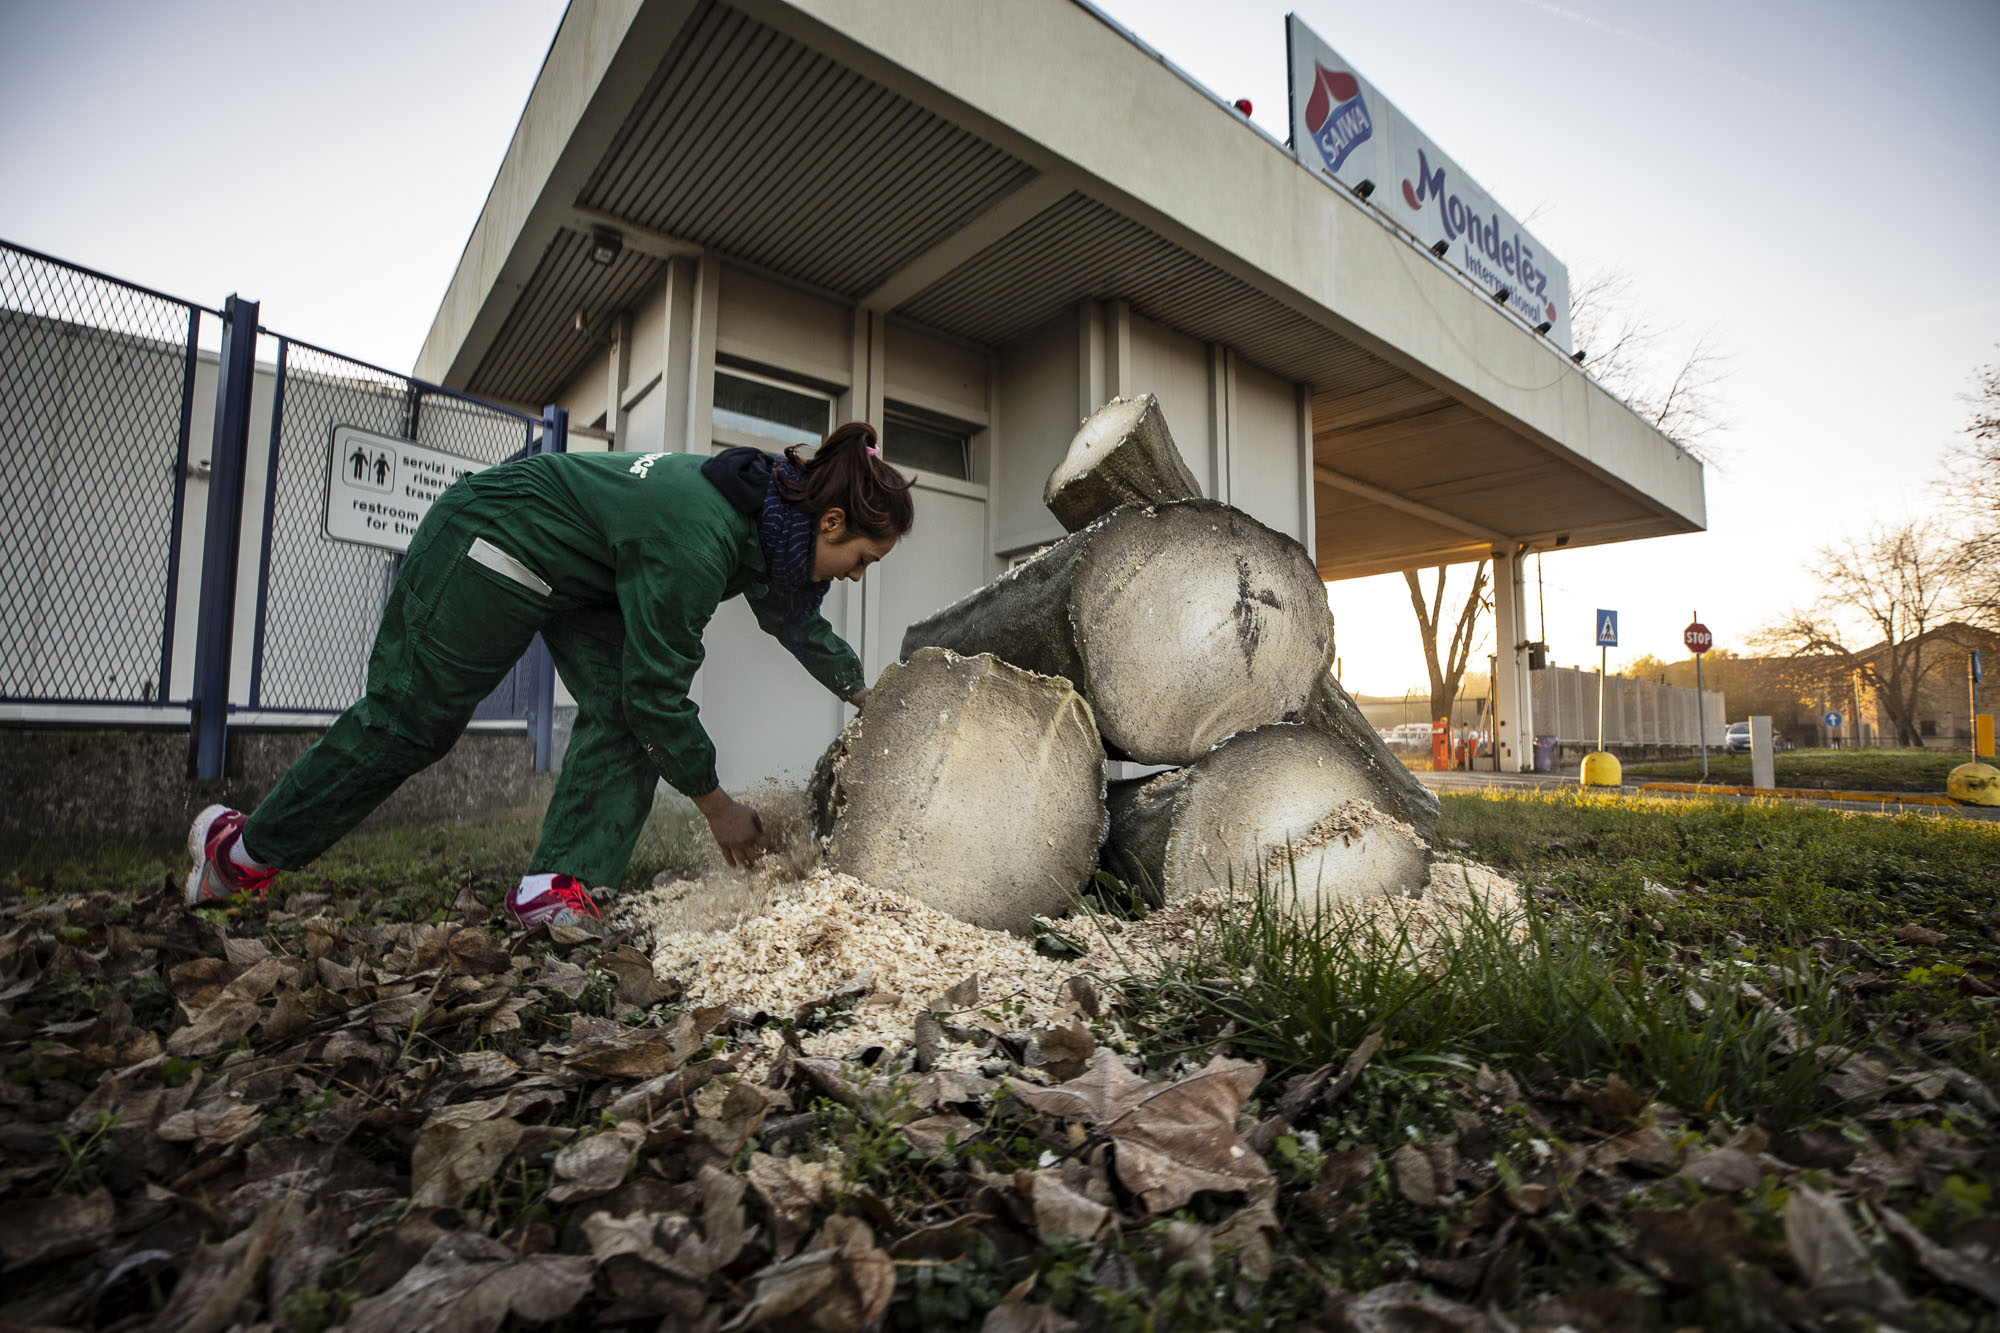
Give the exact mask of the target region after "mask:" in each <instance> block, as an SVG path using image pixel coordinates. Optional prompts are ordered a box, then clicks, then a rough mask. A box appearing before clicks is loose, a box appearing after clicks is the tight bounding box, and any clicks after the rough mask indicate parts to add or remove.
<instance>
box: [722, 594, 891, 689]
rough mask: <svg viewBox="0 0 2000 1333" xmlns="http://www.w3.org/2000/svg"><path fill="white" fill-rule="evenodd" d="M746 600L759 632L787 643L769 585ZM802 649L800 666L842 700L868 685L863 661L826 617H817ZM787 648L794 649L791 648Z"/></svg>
mask: <svg viewBox="0 0 2000 1333" xmlns="http://www.w3.org/2000/svg"><path fill="white" fill-rule="evenodd" d="M743 600H744V601H746V602H748V603H750V609H751V611H753V612H755V613H756V616H757V625H758V628H760V629H762V630H763V631H764V632H765V633H766V634H768V635H770V636H771V637H772V638H774V639H776V640H777V641H778V642H779V643H784V642H785V640H784V634H783V628H784V626H783V624H782V619H783V617H782V616H781V614H780V613H779V610H778V607H777V605H776V602H775V600H774V599H773V598H772V597H771V589H770V585H768V584H761V583H760V584H757V585H756V586H755V587H752V588H751V589H750V590H749V591H748V592H746V593H744V594H743ZM799 638H800V640H801V641H802V648H801V650H800V651H799V652H796V653H794V654H793V656H795V657H797V658H798V659H799V664H800V665H801V666H803V667H805V669H806V670H807V671H809V672H811V673H812V678H813V679H814V680H816V681H818V682H819V683H820V684H822V685H824V686H826V687H827V688H828V689H829V690H832V691H833V693H834V694H835V695H836V696H838V697H839V698H842V699H846V698H849V697H850V696H852V695H853V693H854V692H855V691H856V690H858V689H860V688H861V687H862V686H864V685H866V684H867V683H868V680H867V678H866V677H865V676H863V675H862V674H861V659H860V658H858V657H856V656H855V655H854V650H853V649H852V648H850V647H848V646H847V640H845V639H843V638H841V637H840V636H839V635H838V634H835V633H834V632H833V626H831V625H829V624H827V623H826V617H825V616H822V615H819V614H817V613H815V614H814V616H813V618H812V619H811V620H808V621H807V622H806V624H805V629H804V631H803V632H802V633H801V634H800V635H799ZM786 647H788V648H789V647H790V645H789V644H787V645H786Z"/></svg>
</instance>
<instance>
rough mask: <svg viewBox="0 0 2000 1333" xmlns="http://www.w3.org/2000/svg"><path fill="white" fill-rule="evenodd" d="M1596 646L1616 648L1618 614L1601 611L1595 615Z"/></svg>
mask: <svg viewBox="0 0 2000 1333" xmlns="http://www.w3.org/2000/svg"><path fill="white" fill-rule="evenodd" d="M1597 646H1598V647H1600V648H1616V647H1617V646H1618V613H1617V612H1616V611H1603V610H1600V611H1599V612H1598V613H1597Z"/></svg>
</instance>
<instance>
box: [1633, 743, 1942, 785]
mask: <svg viewBox="0 0 2000 1333" xmlns="http://www.w3.org/2000/svg"><path fill="white" fill-rule="evenodd" d="M1971 757H1972V756H1971V755H1970V754H1968V753H1967V752H1966V751H1964V750H1935V749H1933V750H1877V749H1852V750H1786V751H1784V752H1782V753H1779V754H1775V755H1772V756H1771V766H1772V769H1773V771H1774V774H1775V779H1776V781H1777V784H1778V785H1779V786H1780V787H1806V788H1812V789H1815V790H1819V791H1900V792H1942V791H1943V790H1944V780H1945V777H1946V775H1947V774H1949V773H1950V772H1951V770H1952V769H1954V768H1956V767H1958V766H1959V765H1960V764H1963V763H1965V762H1967V761H1968V760H1969V759H1971ZM1625 774H1626V777H1627V779H1628V780H1637V781H1645V780H1648V779H1651V780H1654V781H1670V782H1697V781H1700V780H1701V760H1700V759H1698V758H1696V759H1673V760H1661V761H1658V762H1655V763H1643V764H1627V765H1625ZM1708 780H1709V781H1710V782H1713V783H1716V784H1718V785H1721V786H1743V787H1747V786H1749V785H1750V756H1749V755H1747V754H1720V753H1717V752H1715V751H1710V752H1709V756H1708Z"/></svg>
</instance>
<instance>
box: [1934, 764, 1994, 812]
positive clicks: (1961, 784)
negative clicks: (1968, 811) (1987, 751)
mask: <svg viewBox="0 0 2000 1333" xmlns="http://www.w3.org/2000/svg"><path fill="white" fill-rule="evenodd" d="M1944 793H1945V795H1947V796H1949V797H1951V799H1952V800H1954V801H1960V802H1963V803H1964V804H1966V805H2000V768H1995V767H1993V765H1991V764H1960V765H1959V766H1958V767H1957V768H1954V769H1953V770H1951V775H1950V776H1949V777H1947V778H1946V779H1945V780H1944Z"/></svg>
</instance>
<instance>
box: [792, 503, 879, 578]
mask: <svg viewBox="0 0 2000 1333" xmlns="http://www.w3.org/2000/svg"><path fill="white" fill-rule="evenodd" d="M895 549H896V539H895V538H894V537H864V536H862V535H860V534H859V533H851V532H849V531H848V530H847V515H846V513H845V512H844V511H842V510H840V509H829V510H827V511H826V512H825V513H824V514H821V515H820V516H819V529H818V531H817V532H815V533H814V534H813V570H812V576H813V582H815V583H819V582H822V581H824V580H827V579H852V580H854V581H855V582H857V583H858V582H860V581H861V575H862V572H863V571H864V570H866V569H867V568H868V566H870V565H872V564H874V563H875V562H876V561H877V560H880V559H881V558H882V557H883V556H885V555H887V554H889V552H891V551H893V550H895Z"/></svg>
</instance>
